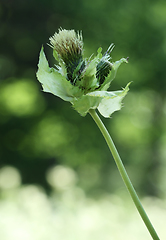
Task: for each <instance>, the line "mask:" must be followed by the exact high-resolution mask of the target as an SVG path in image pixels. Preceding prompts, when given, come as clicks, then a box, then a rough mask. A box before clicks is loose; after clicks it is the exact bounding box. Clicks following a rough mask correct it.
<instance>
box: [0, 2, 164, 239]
mask: <svg viewBox="0 0 166 240" xmlns="http://www.w3.org/2000/svg"><path fill="white" fill-rule="evenodd" d="M59 27H62V28H65V29H75V30H76V31H82V33H83V39H84V48H85V51H84V55H85V57H89V56H90V55H91V54H92V53H96V51H97V49H98V47H100V46H102V48H103V51H106V50H107V48H108V47H109V45H110V44H111V43H114V44H115V48H114V50H113V52H112V60H113V61H116V60H119V59H120V58H121V57H128V56H129V64H123V65H122V66H121V67H120V69H119V71H118V73H117V76H116V79H115V80H114V81H113V82H112V84H111V90H119V89H121V88H122V87H125V85H126V84H127V83H128V82H130V81H132V84H131V85H130V92H129V94H128V95H127V96H126V98H125V99H124V101H123V102H124V107H123V108H122V110H121V111H120V112H116V113H114V114H113V115H112V117H111V118H110V119H103V121H104V123H105V125H106V126H107V128H108V130H109V132H110V133H111V135H112V137H113V139H114V142H115V144H116V146H117V149H118V151H119V153H120V155H121V157H122V160H123V162H124V165H125V166H126V169H127V172H128V174H129V176H130V178H131V180H132V182H133V185H134V186H135V188H136V190H137V192H138V195H139V196H140V197H141V199H142V202H143V204H144V206H145V209H146V210H147V213H148V214H149V216H150V219H151V220H152V222H153V223H154V225H155V227H156V230H157V232H158V233H159V235H160V237H161V239H166V233H165V227H164V221H166V2H165V1H163V0H159V1H150V0H144V1H143V0H142V1H138V0H135V1H132V0H126V1H122V0H116V1H113V0H91V1H89V0H70V1H67V0H61V1H60V0H0V236H1V239H2V240H11V239H17V240H21V239H24V240H32V239H33V240H45V239H48V240H52V239H58V240H62V239H63V240H67V239H68V240H70V239H72V240H73V239H79V240H85V239H86V240H92V239H96V240H98V239H104V240H107V239H108V240H110V239H111V240H112V239H113V240H114V239H115V240H116V239H117V240H120V239H124V238H125V239H129V240H130V239H132V240H137V239H146V240H148V239H149V240H150V239H151V237H150V235H149V233H148V232H147V230H146V228H145V227H144V225H143V223H142V220H141V219H140V217H139V215H138V214H137V211H136V209H135V207H134V205H133V203H132V201H131V199H130V196H129V195H128V193H127V190H126V189H125V186H124V184H123V182H122V180H121V177H120V175H119V173H118V171H117V168H116V166H115V163H114V160H113V158H112V156H111V155H110V152H109V150H108V147H107V146H106V143H105V141H104V139H103V137H102V135H101V134H100V132H99V130H98V128H97V127H96V125H95V123H94V122H93V120H92V119H91V117H90V116H88V115H87V116H86V117H81V116H79V114H78V113H77V112H76V111H74V110H73V109H72V107H71V105H70V104H69V103H68V102H64V101H62V100H61V99H59V98H57V97H55V96H53V95H51V94H48V93H43V92H42V89H41V85H40V84H39V82H38V81H37V80H36V71H37V63H38V57H39V52H40V49H41V46H42V45H43V46H44V49H45V52H46V55H47V59H49V63H50V66H53V65H54V58H53V56H52V49H51V48H50V47H49V46H48V45H47V43H48V42H49V37H50V36H52V35H53V34H54V33H55V32H56V31H58V28H59Z"/></svg>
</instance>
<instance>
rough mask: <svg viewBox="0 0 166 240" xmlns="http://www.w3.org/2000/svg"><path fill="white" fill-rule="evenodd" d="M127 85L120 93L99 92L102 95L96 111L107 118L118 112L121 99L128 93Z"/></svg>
mask: <svg viewBox="0 0 166 240" xmlns="http://www.w3.org/2000/svg"><path fill="white" fill-rule="evenodd" d="M129 85H130V83H128V84H127V86H126V87H125V88H124V89H123V90H122V91H114V92H106V91H101V93H102V94H103V98H102V100H101V102H100V104H99V106H98V110H99V112H100V114H101V115H103V116H104V117H106V118H108V117H110V116H111V114H112V113H113V112H115V111H118V110H120V109H121V106H122V104H121V102H122V99H123V98H124V97H125V95H126V94H127V92H128V91H129Z"/></svg>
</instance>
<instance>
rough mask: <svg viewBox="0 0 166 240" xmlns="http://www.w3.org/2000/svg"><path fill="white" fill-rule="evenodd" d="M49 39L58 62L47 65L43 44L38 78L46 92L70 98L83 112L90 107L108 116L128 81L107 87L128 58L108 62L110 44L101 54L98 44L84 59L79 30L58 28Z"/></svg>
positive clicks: (113, 110)
mask: <svg viewBox="0 0 166 240" xmlns="http://www.w3.org/2000/svg"><path fill="white" fill-rule="evenodd" d="M49 40H50V44H49V45H50V46H51V47H52V48H53V56H54V58H55V60H56V61H57V63H58V64H57V65H55V67H52V68H50V67H49V64H48V62H47V59H46V57H45V54H44V50H43V47H42V49H41V52H40V58H39V64H38V71H37V78H38V80H39V81H40V83H41V84H42V86H43V90H44V91H45V92H49V93H52V94H54V95H55V96H58V97H60V98H62V99H63V100H65V101H69V102H71V104H72V105H73V107H74V109H75V110H77V111H78V112H79V113H80V114H81V115H82V116H85V115H86V114H87V113H88V112H89V110H90V109H96V108H97V109H98V110H99V112H100V113H101V115H103V116H104V117H110V115H111V114H112V113H113V112H115V111H117V110H120V109H121V101H122V99H123V97H124V96H125V95H126V94H127V92H128V90H129V88H128V86H129V84H128V85H127V86H126V87H125V88H124V89H122V90H120V91H114V92H110V91H107V89H108V88H109V87H110V83H111V81H112V80H113V79H114V78H115V76H116V72H117V69H118V68H119V66H120V65H121V63H123V62H125V63H127V59H125V58H122V59H121V60H119V61H116V62H110V59H111V57H110V53H111V51H112V49H113V47H114V45H113V44H111V45H110V47H109V48H108V50H107V51H106V52H105V53H104V54H103V55H102V49H101V48H99V49H98V51H97V56H95V57H93V56H91V57H90V58H89V59H84V58H83V39H82V34H81V33H76V32H75V31H74V30H65V29H59V32H58V33H55V34H54V35H53V36H52V37H50V39H49Z"/></svg>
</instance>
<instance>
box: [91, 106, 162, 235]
mask: <svg viewBox="0 0 166 240" xmlns="http://www.w3.org/2000/svg"><path fill="white" fill-rule="evenodd" d="M89 113H90V115H91V116H92V118H93V119H94V121H95V122H96V124H97V126H98V127H99V129H100V131H101V132H102V134H103V136H104V138H105V140H106V142H107V144H108V147H109V149H110V151H111V153H112V155H113V157H114V160H115V162H116V165H117V167H118V169H119V172H120V174H121V177H122V179H123V181H124V183H125V185H126V187H127V189H128V191H129V193H130V195H131V197H132V199H133V201H134V204H135V206H136V208H137V209H138V212H139V214H140V215H141V217H142V220H143V221H144V223H145V225H146V227H147V229H148V231H149V233H150V234H151V236H152V238H153V239H154V240H160V239H159V237H158V235H157V233H156V231H155V229H154V228H153V225H152V224H151V222H150V220H149V218H148V216H147V214H146V212H145V210H144V208H143V206H142V204H141V202H140V200H139V198H138V195H137V193H136V191H135V189H134V187H133V185H132V183H131V181H130V178H129V176H128V174H127V172H126V170H125V167H124V165H123V163H122V160H121V158H120V156H119V154H118V151H117V149H116V147H115V145H114V143H113V141H112V138H111V136H110V135H109V133H108V131H107V129H106V127H105V126H104V124H103V122H102V121H101V119H100V118H99V116H98V115H97V113H96V111H95V110H94V109H90V110H89Z"/></svg>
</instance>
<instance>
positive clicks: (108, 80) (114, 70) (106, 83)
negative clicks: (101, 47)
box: [100, 58, 128, 91]
mask: <svg viewBox="0 0 166 240" xmlns="http://www.w3.org/2000/svg"><path fill="white" fill-rule="evenodd" d="M122 63H128V61H127V60H126V59H125V58H121V59H120V60H119V61H116V62H115V63H113V66H112V69H111V71H110V74H109V75H108V77H106V79H105V81H104V83H103V84H102V85H101V87H100V90H102V91H106V90H107V89H108V88H109V86H110V83H111V82H112V80H113V79H114V78H115V77H116V73H117V70H118V68H119V66H120V65H121V64H122Z"/></svg>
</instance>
